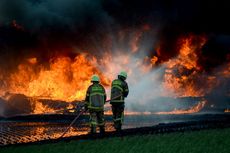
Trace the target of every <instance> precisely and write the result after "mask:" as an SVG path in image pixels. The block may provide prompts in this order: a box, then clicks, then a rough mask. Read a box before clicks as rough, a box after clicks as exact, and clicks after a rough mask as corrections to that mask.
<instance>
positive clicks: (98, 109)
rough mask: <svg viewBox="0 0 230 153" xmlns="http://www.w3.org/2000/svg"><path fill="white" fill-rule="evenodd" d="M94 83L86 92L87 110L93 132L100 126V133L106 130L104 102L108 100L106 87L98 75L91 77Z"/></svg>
mask: <svg viewBox="0 0 230 153" xmlns="http://www.w3.org/2000/svg"><path fill="white" fill-rule="evenodd" d="M91 82H92V84H91V85H90V86H89V87H88V89H87V92H86V97H85V101H86V105H85V108H86V110H87V109H88V110H89V113H90V127H91V133H92V134H94V133H96V127H97V126H99V127H100V133H104V132H105V123H104V104H105V101H106V93H105V88H104V87H103V86H102V85H101V84H100V79H99V77H98V76H97V75H93V76H92V78H91Z"/></svg>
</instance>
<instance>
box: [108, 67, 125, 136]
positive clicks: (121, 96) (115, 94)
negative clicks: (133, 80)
mask: <svg viewBox="0 0 230 153" xmlns="http://www.w3.org/2000/svg"><path fill="white" fill-rule="evenodd" d="M126 78H127V73H126V72H125V71H121V72H120V74H119V75H118V78H117V79H115V80H113V82H112V87H111V101H110V104H111V105H112V112H113V121H114V128H115V129H116V131H117V132H119V131H121V126H122V123H123V118H124V108H125V98H126V97H127V96H128V94H129V88H128V84H127V82H126V81H125V80H126Z"/></svg>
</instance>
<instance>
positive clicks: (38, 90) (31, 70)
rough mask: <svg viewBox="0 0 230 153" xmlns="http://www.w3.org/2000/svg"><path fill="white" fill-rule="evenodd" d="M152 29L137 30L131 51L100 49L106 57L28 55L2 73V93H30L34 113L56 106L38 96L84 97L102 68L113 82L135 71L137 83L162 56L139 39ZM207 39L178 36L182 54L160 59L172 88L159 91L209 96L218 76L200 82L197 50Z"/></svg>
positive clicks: (103, 74)
mask: <svg viewBox="0 0 230 153" xmlns="http://www.w3.org/2000/svg"><path fill="white" fill-rule="evenodd" d="M148 30H149V27H148V26H145V27H144V28H142V29H141V30H139V31H137V32H136V33H134V34H133V37H134V38H133V39H131V41H130V42H129V43H128V44H129V48H130V49H129V50H128V51H127V52H126V51H124V50H121V51H120V50H119V49H120V48H118V51H112V49H111V50H109V49H108V50H107V51H105V52H104V54H103V55H100V58H99V57H98V56H97V57H95V56H93V55H91V54H89V53H88V54H87V53H80V54H79V55H77V56H76V57H75V58H74V59H73V58H70V57H66V56H60V57H55V58H53V59H51V60H50V61H49V63H48V64H47V65H45V66H44V64H41V63H40V62H39V59H37V58H36V57H31V58H28V59H27V60H26V61H23V62H22V63H21V64H20V65H18V67H17V70H16V71H14V72H13V73H10V74H9V75H8V76H7V78H6V77H5V76H4V75H2V74H0V85H1V88H0V95H1V96H3V95H5V93H7V92H8V93H20V94H24V95H26V96H27V97H29V98H31V99H32V101H33V102H35V103H36V105H35V110H34V113H44V112H49V111H50V112H54V110H52V109H51V108H48V107H47V106H45V105H43V104H42V103H41V102H39V101H38V100H37V99H42V98H43V99H44V98H45V99H52V100H63V101H67V102H71V101H74V100H82V99H84V97H85V93H86V89H87V88H88V86H89V85H90V77H91V76H92V75H93V74H98V75H99V76H100V78H101V82H102V84H103V85H104V86H105V87H109V85H110V83H111V80H112V79H114V77H115V76H116V75H117V73H118V72H119V71H121V70H126V71H127V72H128V76H129V80H128V81H129V83H130V85H131V86H134V85H135V84H136V83H137V82H138V81H139V80H140V79H142V78H143V76H144V75H148V74H149V73H151V70H152V69H153V68H154V66H155V64H156V63H157V62H158V61H160V60H159V57H157V56H156V55H155V56H152V57H150V56H148V55H147V54H145V53H146V52H145V51H143V52H141V51H140V49H141V47H140V46H139V44H138V42H139V41H140V39H141V37H142V35H143V32H144V31H148ZM123 35H124V34H123ZM206 40H207V38H206V37H205V36H196V35H189V36H186V37H182V38H181V39H180V40H179V41H178V42H179V43H178V45H179V47H178V48H180V49H179V54H178V55H177V56H176V57H174V58H172V59H170V60H169V61H167V62H165V63H163V64H162V65H160V66H162V67H164V69H165V71H164V74H163V75H162V76H163V82H161V85H162V88H164V91H167V92H162V93H159V95H158V96H167V97H186V96H193V97H194V96H204V95H205V94H206V93H208V92H209V91H210V90H211V89H212V88H213V87H214V86H215V84H216V77H215V76H208V77H207V76H205V77H204V78H206V79H205V81H206V84H205V87H204V88H197V82H196V80H198V79H200V76H202V75H200V73H199V72H200V69H201V68H200V67H199V65H198V64H197V61H198V55H197V53H198V52H199V50H201V48H202V47H203V45H204V44H205V42H206ZM109 45H110V44H109ZM106 48H112V47H106ZM138 52H141V53H138ZM143 54H144V55H143ZM137 55H138V56H137ZM139 55H141V56H139ZM0 72H1V70H0ZM229 74H230V70H229V66H228V67H227V69H224V70H223V72H221V74H220V75H223V76H226V78H229ZM154 79H155V78H150V80H148V81H149V84H151V83H152V84H154V81H156V80H154ZM108 89H109V88H108ZM108 89H107V93H108V91H109V90H108ZM132 94H135V93H132ZM229 94H230V93H229ZM130 96H132V95H130ZM204 104H205V102H201V103H199V104H198V106H195V107H194V108H191V109H189V110H181V111H178V110H174V111H172V112H171V113H174V114H175V113H178V112H180V113H192V112H197V111H199V110H200V109H201V108H202V107H203V106H204ZM134 114H135V113H134Z"/></svg>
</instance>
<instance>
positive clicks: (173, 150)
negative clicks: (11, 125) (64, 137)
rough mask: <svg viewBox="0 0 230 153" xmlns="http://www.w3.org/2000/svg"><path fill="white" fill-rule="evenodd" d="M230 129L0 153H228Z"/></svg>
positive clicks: (17, 148)
mask: <svg viewBox="0 0 230 153" xmlns="http://www.w3.org/2000/svg"><path fill="white" fill-rule="evenodd" d="M229 144H230V128H228V129H214V130H203V131H195V132H184V133H170V134H158V135H141V136H138V135H137V136H127V137H116V138H105V139H100V140H80V141H79V140H78V141H74V140H73V141H70V142H59V143H53V144H43V145H25V146H11V147H6V148H5V147H4V148H0V152H1V153H65V152H66V153H67V152H69V153H87V152H89V153H149V152H154V153H229V152H230V145H229Z"/></svg>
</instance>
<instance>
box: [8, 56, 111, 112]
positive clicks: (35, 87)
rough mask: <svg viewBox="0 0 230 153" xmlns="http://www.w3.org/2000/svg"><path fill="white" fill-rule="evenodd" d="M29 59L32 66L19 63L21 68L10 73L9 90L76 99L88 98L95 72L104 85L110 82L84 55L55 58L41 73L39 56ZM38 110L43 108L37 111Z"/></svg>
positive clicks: (29, 95) (47, 96) (69, 99)
mask: <svg viewBox="0 0 230 153" xmlns="http://www.w3.org/2000/svg"><path fill="white" fill-rule="evenodd" d="M28 61H29V63H33V65H26V64H20V65H19V66H18V71H16V72H15V73H13V74H11V75H10V78H9V80H8V83H9V87H8V92H10V93H21V94H24V95H26V96H28V97H36V98H47V99H53V100H64V101H73V100H81V99H83V98H84V97H85V92H86V89H87V88H88V86H89V85H90V84H91V83H90V78H91V76H92V75H93V74H98V75H99V76H100V78H101V81H102V84H103V85H105V86H108V85H109V84H110V79H108V78H106V77H105V76H103V75H102V73H101V72H100V71H99V69H97V68H96V67H95V66H94V65H93V64H92V63H91V61H90V59H87V57H86V55H83V54H82V55H79V56H76V57H75V59H74V60H71V59H70V58H68V57H59V58H56V59H53V60H51V61H50V65H49V69H47V68H45V67H41V68H40V71H39V72H36V71H35V70H34V67H35V66H34V64H36V61H37V60H36V58H32V59H28ZM36 66H37V67H39V65H36ZM39 105H40V104H37V108H41V107H40V106H39ZM35 112H36V111H35ZM39 112H40V109H39V111H38V112H36V113H39Z"/></svg>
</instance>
